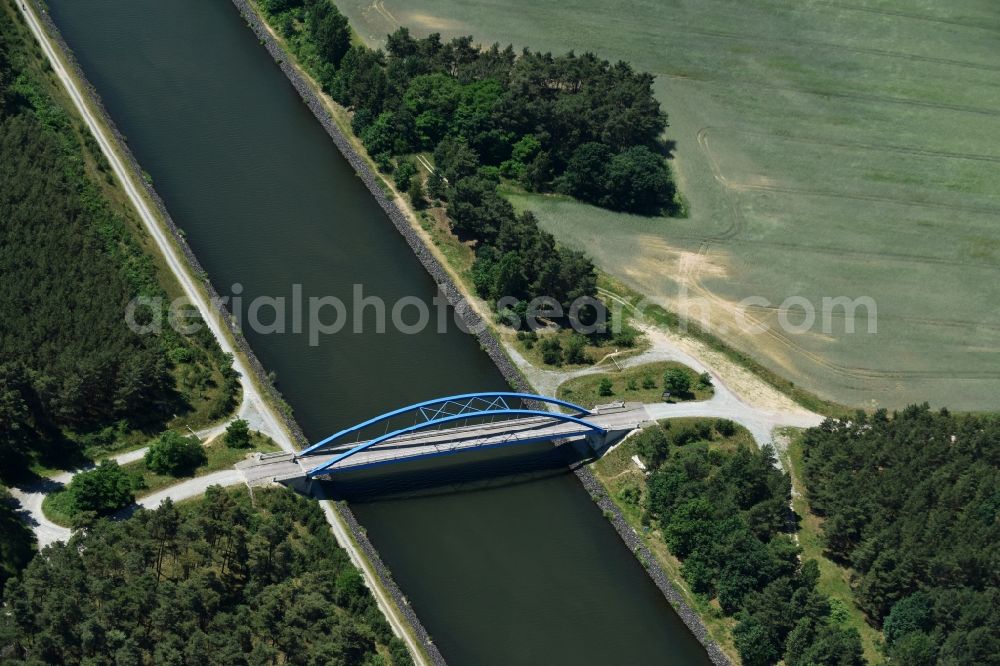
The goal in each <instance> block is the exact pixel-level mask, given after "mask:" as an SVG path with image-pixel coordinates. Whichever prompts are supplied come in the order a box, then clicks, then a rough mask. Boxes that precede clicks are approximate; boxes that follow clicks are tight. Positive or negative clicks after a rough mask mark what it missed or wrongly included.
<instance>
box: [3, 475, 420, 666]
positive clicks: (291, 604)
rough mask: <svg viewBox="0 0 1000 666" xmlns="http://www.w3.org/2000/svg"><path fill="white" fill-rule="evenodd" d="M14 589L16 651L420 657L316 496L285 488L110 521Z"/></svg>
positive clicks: (178, 656) (20, 657) (191, 657)
mask: <svg viewBox="0 0 1000 666" xmlns="http://www.w3.org/2000/svg"><path fill="white" fill-rule="evenodd" d="M4 603H5V604H6V608H7V609H9V611H10V612H6V613H3V614H0V654H2V655H3V661H4V663H6V664H29V663H31V664H80V663H86V664H94V665H95V666H96V665H100V664H109V665H111V664H143V663H147V664H149V663H155V664H206V665H212V664H220V665H221V664H225V665H227V666H232V665H240V664H303V665H304V664H331V665H340V666H354V665H359V666H360V665H361V664H365V665H366V666H375V665H377V664H378V665H382V666H391V665H392V666H399V665H405V664H410V663H412V662H411V660H410V656H409V654H408V653H407V650H406V647H405V645H404V644H403V643H402V641H400V640H399V639H398V638H396V637H395V636H393V634H392V630H391V629H390V628H389V625H388V623H387V622H386V621H385V618H384V617H383V615H382V613H381V611H380V610H379V609H378V606H377V605H376V603H375V600H374V599H373V597H372V596H371V594H370V592H369V591H368V588H366V587H365V585H364V582H363V580H362V578H361V575H360V573H359V572H358V571H357V569H355V568H354V566H353V565H352V564H351V563H350V560H349V558H348V556H347V554H346V553H345V552H344V551H343V550H342V549H341V548H340V547H339V546H338V545H337V543H336V541H335V539H334V537H333V535H332V533H331V531H330V528H329V525H328V524H327V522H326V519H325V517H324V516H323V513H322V511H321V510H320V508H319V506H318V505H317V504H316V503H315V502H314V501H311V500H309V499H306V498H303V497H299V496H298V495H295V494H294V493H292V492H291V491H289V490H285V489H271V490H267V489H264V490H255V491H254V498H253V502H251V500H250V496H249V494H248V493H247V491H246V490H245V489H244V490H240V491H226V490H223V489H222V488H219V487H217V486H214V487H211V488H209V489H208V492H207V493H206V494H205V497H204V499H203V500H200V501H198V502H197V503H195V504H190V505H184V506H183V507H181V506H175V505H173V504H172V503H171V502H169V500H168V501H166V502H165V503H164V504H162V505H161V506H160V508H158V509H156V510H155V511H146V510H140V511H139V513H137V514H136V515H135V516H133V517H132V518H130V519H128V520H126V521H120V522H111V521H106V520H102V521H99V522H97V523H96V524H95V525H94V526H92V527H91V528H90V529H88V530H86V531H82V532H77V533H76V534H75V535H74V536H73V537H72V538H71V539H70V541H69V542H68V543H65V544H62V543H57V544H54V545H51V546H47V547H46V548H45V549H44V550H42V552H41V553H40V554H39V555H38V556H37V557H36V558H35V559H34V560H32V562H31V564H30V565H28V567H27V568H26V569H25V571H24V572H23V574H22V575H21V577H20V578H18V579H13V580H12V581H11V582H10V583H9V584H8V586H7V589H6V592H5V594H4Z"/></svg>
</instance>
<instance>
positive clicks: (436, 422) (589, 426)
mask: <svg viewBox="0 0 1000 666" xmlns="http://www.w3.org/2000/svg"><path fill="white" fill-rule="evenodd" d="M520 395H529V394H520ZM559 402H562V401H559ZM563 404H570V403H563ZM574 407H575V405H574ZM580 409H581V410H582V411H583V412H585V414H581V415H580V416H583V415H586V414H589V412H587V410H584V409H583V408H580ZM496 415H506V416H525V417H545V418H548V419H552V420H554V421H560V422H564V423H573V424H576V425H579V426H580V431H579V432H576V431H574V432H572V433H567V432H556V433H551V434H547V435H541V436H538V437H535V438H527V439H518V441H517V442H516V443H527V441H545V440H548V439H555V438H560V437H567V436H576V435H580V434H586V433H588V432H593V433H597V434H601V435H605V434H607V430H606V429H605V428H604V427H602V426H599V425H596V424H594V423H591V422H589V421H587V420H585V419H582V418H580V416H573V415H570V414H563V413H561V412H550V411H545V410H539V409H514V408H505V409H491V410H488V411H478V412H463V413H459V414H449V415H447V416H441V417H439V418H434V419H430V420H427V421H424V422H422V423H417V424H415V425H411V426H407V427H404V428H399V429H396V430H394V431H392V432H388V433H385V434H383V435H381V436H379V437H375V438H374V439H371V440H369V441H366V442H363V443H361V444H358V445H357V446H354V447H353V448H351V449H349V450H347V451H344V452H342V453H339V454H337V455H335V456H333V457H332V458H330V459H329V460H327V461H326V462H324V463H323V464H321V465H318V466H316V467H314V468H312V469H310V470H309V471H308V472H306V476H308V477H310V478H311V477H315V476H320V475H323V474H326V473H329V471H330V470H331V469H332V468H333V467H334V466H335V465H337V463H339V462H341V461H343V460H346V459H348V458H350V457H351V456H355V455H357V454H359V453H361V452H363V451H366V450H368V449H370V448H372V447H376V446H378V445H380V444H383V443H385V442H388V441H391V440H393V439H396V438H398V437H401V436H403V435H407V434H410V433H415V432H419V431H421V430H427V429H430V428H434V427H439V426H444V425H449V424H452V423H457V422H459V421H464V420H468V419H470V418H476V417H484V416H496ZM511 423H512V424H516V423H517V421H511ZM341 432H344V431H341ZM500 434H501V435H502V434H503V432H502V431H501V432H500ZM484 439H489V437H484ZM328 440H329V438H328ZM505 441H506V445H510V440H509V439H508V440H505ZM504 444H505V442H500V443H498V444H497V445H504ZM315 448H316V446H315V445H314V446H313V447H310V448H309V449H307V450H306V451H307V452H308V451H312V450H314V449H315ZM465 448H476V447H465ZM300 455H301V454H300ZM407 457H408V458H415V457H418V456H415V455H411V456H401V458H407Z"/></svg>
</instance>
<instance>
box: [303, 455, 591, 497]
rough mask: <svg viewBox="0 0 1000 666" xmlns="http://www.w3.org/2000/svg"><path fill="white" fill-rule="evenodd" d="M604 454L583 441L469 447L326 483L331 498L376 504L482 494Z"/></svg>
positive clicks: (336, 476)
mask: <svg viewBox="0 0 1000 666" xmlns="http://www.w3.org/2000/svg"><path fill="white" fill-rule="evenodd" d="M598 455H599V454H595V452H594V451H593V450H592V449H591V448H590V447H589V446H588V445H587V444H586V443H585V442H583V441H579V440H578V441H571V442H562V443H559V444H555V445H553V444H552V443H549V442H542V443H537V444H529V445H525V446H519V447H515V448H512V449H491V450H487V451H468V452H462V453H456V454H453V455H447V456H439V457H434V458H426V459H422V460H414V461H411V462H400V463H395V464H392V465H385V466H382V467H373V468H370V469H367V470H359V471H355V472H342V473H338V474H334V475H332V476H331V477H330V478H329V480H326V481H313V483H321V484H322V490H321V492H322V494H323V496H325V497H326V498H328V499H338V500H340V499H342V500H348V501H350V502H354V503H359V502H375V501H379V500H389V499H402V498H406V497H418V496H420V497H427V496H433V495H452V494H456V493H468V492H477V491H481V490H488V489H491V488H497V487H502V486H510V485H516V484H522V483H531V482H534V481H538V480H540V479H545V478H550V477H554V476H559V475H563V474H569V473H570V472H572V471H573V469H575V468H576V467H577V466H579V465H583V464H586V463H588V462H590V461H592V460H594V459H595V458H596V457H598Z"/></svg>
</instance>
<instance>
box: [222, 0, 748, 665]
mask: <svg viewBox="0 0 1000 666" xmlns="http://www.w3.org/2000/svg"><path fill="white" fill-rule="evenodd" d="M232 2H233V4H234V5H235V6H236V8H237V9H238V10H239V12H240V15H241V16H242V17H243V19H244V20H245V21H246V22H247V25H248V26H249V27H250V29H251V30H252V31H253V32H254V34H255V35H256V36H257V38H258V39H259V40H260V41H261V43H262V44H263V45H264V47H265V48H266V49H267V52H268V53H269V54H270V55H271V57H272V58H273V59H274V61H275V63H277V64H278V66H279V68H280V69H281V71H282V72H283V73H284V74H285V76H286V77H287V79H288V81H289V83H290V84H291V85H292V87H293V88H294V89H295V91H296V92H297V93H298V94H299V95H300V96H301V97H302V100H303V101H304V102H305V104H306V105H307V106H308V107H309V110H310V111H311V112H312V113H313V115H314V116H315V117H316V120H317V121H319V123H320V124H321V125H322V126H323V128H324V130H326V132H327V134H328V135H329V136H330V138H331V139H332V140H333V143H334V144H335V145H336V146H337V148H338V149H339V150H340V152H341V153H342V154H343V155H344V158H345V159H346V160H347V161H348V162H349V163H350V164H351V166H352V167H353V168H354V169H355V171H356V173H357V175H358V177H360V178H361V180H362V181H363V182H364V183H365V185H366V186H367V188H368V190H369V191H370V192H371V194H372V197H373V198H374V200H375V201H376V202H377V203H378V204H379V206H381V208H382V209H383V210H384V211H385V213H386V216H387V217H388V218H389V219H390V220H391V221H392V223H393V225H394V226H395V227H396V229H397V230H398V231H399V233H400V234H402V235H403V237H404V238H406V242H407V243H408V244H409V245H410V247H411V248H412V249H413V251H414V253H415V254H416V255H417V257H418V259H419V260H420V263H421V264H422V265H423V266H424V268H425V269H426V270H427V272H428V273H430V275H431V277H433V278H434V280H435V282H437V284H438V287H439V288H440V289H441V291H442V292H443V293H444V294H445V295H446V297H447V298H448V302H449V303H450V304H451V305H452V306H453V307H455V308H456V310H457V311H458V312H459V313H460V315H461V317H462V318H463V321H464V322H465V324H466V326H467V327H468V328H469V330H470V331H476V332H477V333H476V334H477V338H478V339H479V343H480V345H481V346H482V347H483V350H484V351H486V353H487V354H489V356H490V358H491V359H492V360H493V362H494V363H496V365H497V368H498V369H499V370H500V372H501V374H503V376H504V377H505V378H506V379H507V381H508V382H509V383H510V385H511V386H512V387H514V388H515V389H517V390H522V391H528V392H534V389H533V388H532V387H531V385H530V384H529V383H528V381H527V380H526V379H525V378H524V376H523V375H522V373H521V372H520V370H519V369H518V368H517V367H516V366H515V365H514V363H513V362H512V361H511V359H510V356H509V355H508V353H507V350H506V349H505V347H504V345H503V343H502V342H501V341H500V338H499V336H498V335H497V334H496V332H495V331H494V329H493V327H492V326H490V325H489V323H488V322H486V321H484V320H483V318H482V317H481V316H480V315H479V313H478V312H477V311H476V309H475V308H474V307H473V306H472V304H471V301H470V299H471V295H470V294H468V293H467V292H466V290H465V289H464V287H463V285H461V284H460V283H458V282H457V281H456V280H455V279H454V278H453V277H452V274H451V273H450V272H449V271H448V270H447V269H446V267H445V266H444V265H443V264H442V260H441V259H439V258H438V257H437V255H436V254H435V253H434V252H433V251H432V249H431V248H430V247H428V240H427V239H426V238H425V237H423V236H421V235H420V233H419V232H418V229H419V224H418V222H417V220H416V219H415V218H414V216H413V215H412V213H407V212H405V211H404V210H402V209H401V208H400V207H399V206H398V205H397V203H396V201H397V200H398V197H393V198H389V196H387V192H386V190H385V189H383V185H382V182H384V181H382V180H381V178H380V177H379V176H378V175H377V174H376V173H375V172H374V171H373V169H372V163H371V160H369V159H365V157H364V156H362V155H361V154H359V152H358V149H357V148H356V147H355V144H354V143H352V142H351V140H350V139H349V138H348V137H347V136H345V133H344V132H345V130H343V129H342V128H341V127H340V125H338V124H337V122H336V120H335V119H334V118H333V117H332V114H331V112H330V110H329V105H332V104H334V103H333V102H332V101H330V100H326V101H324V100H323V99H322V96H323V95H324V93H323V92H322V91H321V90H319V89H318V85H317V83H316V82H315V81H314V80H312V79H311V78H309V77H308V76H307V75H306V74H305V73H304V72H303V71H302V68H301V66H299V65H297V64H296V58H295V55H294V54H292V53H291V52H289V51H288V49H287V48H285V46H284V45H283V44H281V43H280V42H279V41H278V40H277V39H276V38H275V35H274V32H273V31H272V30H271V28H270V26H268V24H267V22H266V20H265V19H264V18H263V16H261V14H260V12H259V10H258V8H257V7H256V6H255V5H254V3H253V2H252V0H232ZM573 472H574V474H575V475H576V476H577V478H579V479H580V483H581V484H582V485H583V487H584V488H585V489H586V490H587V492H588V493H589V494H590V497H591V498H592V500H593V501H594V502H595V503H596V504H597V506H598V507H599V508H600V509H601V512H602V513H603V514H604V515H605V516H607V517H608V519H609V521H610V522H611V524H612V526H613V527H614V528H615V531H616V532H617V533H618V536H619V537H620V538H621V539H622V541H623V542H624V543H625V545H626V546H627V547H628V549H629V551H631V552H632V553H633V554H634V555H635V557H636V559H637V560H638V561H639V563H640V564H642V566H643V568H644V569H645V570H646V572H647V573H648V574H649V577H650V578H651V579H652V581H653V583H654V584H655V585H656V587H657V589H659V590H660V592H661V593H662V594H663V596H664V597H665V598H666V599H667V600H668V601H669V602H670V604H671V606H673V608H674V610H675V611H676V612H677V614H678V615H679V616H680V618H681V619H682V620H683V622H684V624H685V625H686V626H687V628H688V629H689V630H690V631H691V633H692V634H693V635H694V636H695V637H696V638H697V639H698V641H699V642H700V643H701V644H702V646H703V647H704V648H705V651H706V653H707V654H708V657H709V659H710V660H711V661H712V663H713V664H716V665H717V666H722V665H727V664H729V663H730V661H729V658H728V657H727V656H726V654H725V653H724V652H723V650H722V649H721V648H720V647H719V645H718V643H716V642H715V641H714V640H713V639H712V637H711V636H710V635H709V632H708V630H707V629H706V627H705V625H704V623H703V622H702V621H701V618H699V617H698V614H697V613H696V612H695V611H694V609H692V608H691V607H690V606H689V605H688V604H687V602H686V601H685V600H684V597H683V595H681V593H680V592H679V591H678V590H677V588H676V587H675V586H674V584H673V582H671V580H670V578H669V576H668V575H667V573H666V571H664V569H663V567H662V566H660V564H659V561H658V560H657V559H656V557H654V556H653V554H652V553H651V552H650V551H649V549H648V548H647V547H646V545H645V544H644V543H643V541H642V539H641V538H639V536H638V535H637V534H636V533H635V530H633V529H632V527H631V526H630V525H629V524H628V522H627V521H626V520H625V517H624V516H623V515H622V512H621V509H620V508H619V507H618V505H617V504H615V503H614V501H612V500H611V498H610V497H608V495H607V492H606V490H605V488H604V486H603V485H602V484H601V482H600V481H598V480H597V478H596V477H595V476H594V474H593V472H591V470H590V468H589V467H587V466H585V465H574V469H573ZM344 511H345V513H346V515H347V517H348V520H349V522H351V524H352V526H354V528H355V532H356V533H361V534H364V533H363V530H362V529H361V528H360V525H358V523H357V521H356V518H355V517H354V515H353V513H351V512H350V509H349V508H348V507H347V506H346V505H344ZM364 542H365V543H366V544H367V546H368V547H369V548H371V551H370V554H369V557H370V558H371V559H372V560H373V561H376V562H377V563H378V565H379V566H378V568H379V570H380V573H381V576H382V578H383V580H385V579H389V584H390V585H391V586H392V588H393V590H394V591H395V592H394V593H395V594H397V595H399V594H400V591H399V589H398V587H397V586H396V585H395V583H394V581H392V579H391V574H390V573H389V572H388V570H387V569H386V568H385V566H384V564H382V562H381V559H380V558H379V556H378V553H377V551H375V550H374V548H373V547H372V546H371V543H370V542H369V541H368V539H367V536H366V535H364ZM404 603H405V600H404ZM406 607H407V608H409V606H406ZM412 622H413V623H414V624H415V626H418V627H419V633H420V634H421V636H422V637H426V630H425V629H424V628H423V626H422V624H420V621H419V619H418V618H417V617H416V616H414V617H413V618H412ZM438 654H440V653H438Z"/></svg>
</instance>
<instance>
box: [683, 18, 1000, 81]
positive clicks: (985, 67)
mask: <svg viewBox="0 0 1000 666" xmlns="http://www.w3.org/2000/svg"><path fill="white" fill-rule="evenodd" d="M675 27H676V28H677V29H678V32H681V33H683V34H691V35H698V36H701V37H714V38H716V39H728V40H732V41H741V42H771V43H774V44H786V45H788V46H793V47H806V48H824V49H830V50H832V51H843V52H846V53H858V54H862V55H874V56H880V57H883V58H896V59H899V60H906V61H909V62H927V63H933V64H936V65H947V66H949V67H962V68H967V69H977V70H982V71H986V72H1000V66H997V65H990V64H987V63H978V62H970V61H968V60H956V59H954V58H940V57H936V56H924V55H918V54H916V53H905V52H903V51H892V50H889V49H873V48H870V47H864V46H848V45H846V44H834V43H833V42H823V41H819V40H812V39H789V38H782V37H767V36H764V35H746V34H740V33H735V32H726V31H724V30H705V29H704V28H698V27H695V26H689V25H676V26H675Z"/></svg>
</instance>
